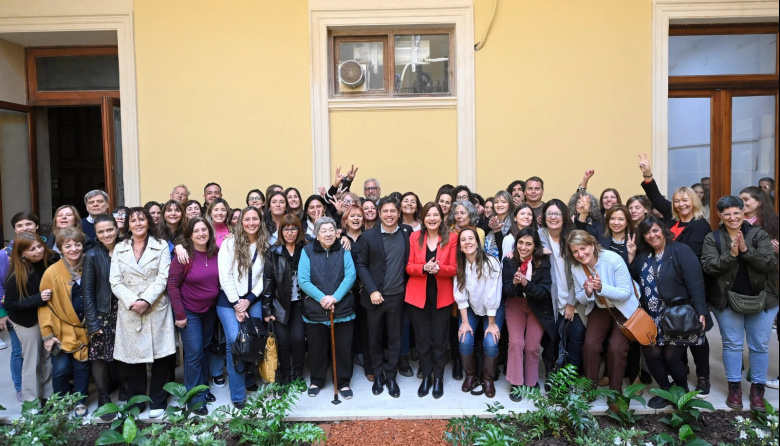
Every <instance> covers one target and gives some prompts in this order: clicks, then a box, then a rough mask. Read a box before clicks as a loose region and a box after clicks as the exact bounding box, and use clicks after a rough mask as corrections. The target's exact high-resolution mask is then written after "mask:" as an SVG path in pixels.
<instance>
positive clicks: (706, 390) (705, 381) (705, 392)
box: [695, 376, 710, 399]
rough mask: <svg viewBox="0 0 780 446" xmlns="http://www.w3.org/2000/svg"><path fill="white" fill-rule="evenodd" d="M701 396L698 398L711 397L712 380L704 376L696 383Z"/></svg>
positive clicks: (697, 396)
mask: <svg viewBox="0 0 780 446" xmlns="http://www.w3.org/2000/svg"><path fill="white" fill-rule="evenodd" d="M695 390H698V391H699V394H698V395H696V398H700V399H705V398H707V397H708V396H710V379H709V378H707V377H704V376H700V377H699V378H698V379H697V381H696V389H695Z"/></svg>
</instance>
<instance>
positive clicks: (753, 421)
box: [732, 401, 780, 446]
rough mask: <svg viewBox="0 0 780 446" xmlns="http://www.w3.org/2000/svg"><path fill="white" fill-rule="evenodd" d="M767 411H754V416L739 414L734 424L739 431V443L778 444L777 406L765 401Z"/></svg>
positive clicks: (763, 445)
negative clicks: (745, 416)
mask: <svg viewBox="0 0 780 446" xmlns="http://www.w3.org/2000/svg"><path fill="white" fill-rule="evenodd" d="M764 407H765V408H766V413H763V412H755V411H754V412H752V417H748V418H744V417H742V416H737V417H736V418H735V419H734V421H733V422H732V424H733V425H734V427H735V428H736V429H737V431H738V432H739V444H741V445H745V446H778V442H780V440H779V439H780V431H778V418H780V416H778V412H777V409H776V408H775V407H773V406H772V405H771V404H769V402H768V401H765V402H764Z"/></svg>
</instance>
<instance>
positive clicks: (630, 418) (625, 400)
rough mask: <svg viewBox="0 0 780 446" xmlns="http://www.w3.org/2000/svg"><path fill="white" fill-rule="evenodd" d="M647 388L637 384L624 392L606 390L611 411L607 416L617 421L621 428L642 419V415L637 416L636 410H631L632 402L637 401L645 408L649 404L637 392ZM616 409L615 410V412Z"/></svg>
mask: <svg viewBox="0 0 780 446" xmlns="http://www.w3.org/2000/svg"><path fill="white" fill-rule="evenodd" d="M644 388H645V385H644V384H641V383H637V384H631V385H630V386H628V387H626V388H625V389H623V391H622V392H618V391H616V390H604V391H603V392H605V396H606V397H607V404H608V405H609V410H608V411H607V416H609V417H610V418H612V419H614V420H616V421H617V422H618V423H620V425H621V426H623V427H626V426H628V425H631V424H634V423H636V422H637V421H639V420H641V419H642V416H641V415H636V414H635V412H636V411H634V410H632V409H630V406H631V401H636V402H638V403H639V404H641V405H642V406H644V407H647V402H646V401H645V399H644V398H642V397H641V396H640V395H637V392H639V391H640V390H643V389H644ZM613 409H614V410H613Z"/></svg>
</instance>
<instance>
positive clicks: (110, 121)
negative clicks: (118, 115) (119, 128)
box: [100, 96, 119, 207]
mask: <svg viewBox="0 0 780 446" xmlns="http://www.w3.org/2000/svg"><path fill="white" fill-rule="evenodd" d="M118 105H119V99H117V98H115V97H109V96H104V97H103V99H102V101H101V105H100V115H101V121H102V127H103V177H104V181H105V183H106V193H107V194H108V202H109V204H110V205H111V206H112V207H116V206H117V205H118V204H119V202H118V197H119V195H118V193H117V190H116V150H115V143H114V115H113V113H111V111H113V109H114V107H116V106H118Z"/></svg>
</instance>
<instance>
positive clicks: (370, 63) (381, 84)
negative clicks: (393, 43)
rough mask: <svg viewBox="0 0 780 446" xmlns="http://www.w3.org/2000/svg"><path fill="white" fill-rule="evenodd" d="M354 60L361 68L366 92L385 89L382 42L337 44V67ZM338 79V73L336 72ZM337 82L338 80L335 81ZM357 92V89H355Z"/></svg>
mask: <svg viewBox="0 0 780 446" xmlns="http://www.w3.org/2000/svg"><path fill="white" fill-rule="evenodd" d="M348 60H354V61H356V62H358V63H360V64H361V65H362V66H363V72H364V73H365V77H366V78H365V80H364V84H365V85H366V89H367V90H384V89H385V62H384V60H385V59H384V44H383V43H382V42H346V43H340V44H339V67H341V64H342V63H344V62H346V61H348ZM336 77H338V71H336ZM337 81H338V79H337ZM356 90H358V91H359V88H358V89H356Z"/></svg>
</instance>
